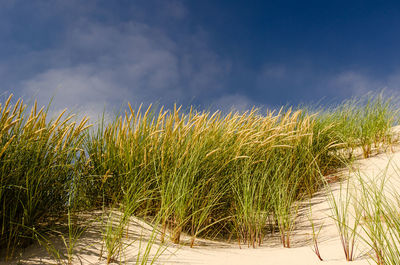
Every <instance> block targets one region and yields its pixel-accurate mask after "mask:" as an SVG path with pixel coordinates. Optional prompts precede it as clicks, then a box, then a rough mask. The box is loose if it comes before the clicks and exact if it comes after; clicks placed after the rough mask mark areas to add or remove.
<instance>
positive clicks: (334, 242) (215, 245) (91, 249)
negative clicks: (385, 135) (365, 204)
mask: <svg viewBox="0 0 400 265" xmlns="http://www.w3.org/2000/svg"><path fill="white" fill-rule="evenodd" d="M397 149H399V148H397ZM389 162H390V163H391V165H392V166H390V167H387V165H388V163H389ZM396 164H398V165H399V166H400V151H399V150H397V151H396V152H387V153H383V154H380V155H376V156H374V157H371V158H369V159H363V160H359V161H357V163H356V168H358V169H359V170H360V173H351V172H349V171H348V170H344V171H343V172H342V173H341V174H343V175H344V176H346V175H347V176H348V175H349V174H350V176H351V178H350V180H351V182H352V183H350V185H351V187H354V186H355V187H356V190H357V189H358V187H357V184H354V183H356V180H357V176H361V177H362V178H363V179H365V180H368V179H369V180H371V179H373V178H375V177H376V176H378V175H379V174H380V173H381V172H382V171H383V170H385V169H386V168H387V171H388V175H390V176H391V178H392V179H391V180H392V183H394V184H390V187H400V185H399V181H398V180H399V179H400V170H399V171H398V172H399V175H397V174H395V171H396V170H395V168H394V167H393V165H396ZM340 185H341V184H339V183H335V184H333V185H332V189H333V190H334V191H333V193H334V195H335V196H336V197H338V196H340V189H339V187H340ZM312 205H313V206H312V212H313V217H314V220H315V224H316V225H317V226H318V227H319V226H320V225H322V226H323V228H322V230H321V233H320V236H319V248H320V252H321V255H322V258H323V259H324V262H323V263H321V261H319V259H318V258H317V256H316V255H315V254H314V252H313V251H312V248H311V241H310V239H311V229H310V223H309V221H308V218H307V214H306V213H304V214H300V215H299V217H298V227H299V229H298V230H296V231H294V233H293V239H292V248H290V249H287V248H283V247H281V245H280V243H279V240H278V238H266V239H265V241H264V244H263V246H261V247H259V248H257V249H253V248H247V246H242V248H241V249H240V248H239V246H238V244H237V243H236V244H235V243H226V242H225V243H224V242H213V241H208V240H198V241H196V246H195V247H194V248H190V247H189V246H185V245H183V246H179V247H178V246H176V245H173V244H169V245H168V246H160V245H159V244H158V243H157V244H155V245H153V248H152V250H151V252H152V254H151V255H150V258H151V256H152V255H154V254H155V251H157V250H158V251H161V252H162V253H161V255H160V257H159V258H158V259H157V261H156V263H155V264H229V265H234V264H249V265H250V264H264V265H265V264H273V265H279V264H282V265H283V264H285V265H286V264H298V265H303V264H304V265H312V264H332V265H333V264H348V263H347V262H346V261H345V259H344V254H343V249H342V247H341V243H340V240H339V237H338V232H337V229H336V226H335V223H334V221H333V219H332V218H330V217H329V216H330V215H331V211H330V206H329V203H328V202H327V199H326V197H325V195H324V193H321V194H319V195H317V196H316V197H315V198H313V200H312ZM306 210H308V209H306ZM305 212H307V211H305ZM129 227H130V229H129V235H128V239H127V240H126V242H127V243H129V246H127V247H126V249H125V251H124V253H123V254H122V255H121V258H120V261H121V262H122V263H125V264H133V263H134V262H135V261H136V258H137V253H138V250H139V249H141V251H142V253H143V251H144V250H145V248H146V246H147V245H146V244H147V241H146V239H148V238H149V237H150V235H151V231H152V229H151V227H150V226H148V225H147V224H145V223H144V222H141V221H138V220H135V219H132V222H131V224H130V226H129ZM140 238H142V239H140ZM157 238H158V237H157ZM101 239H102V236H101V229H100V227H99V226H95V227H92V228H91V229H90V230H88V231H87V232H86V233H85V234H84V236H83V237H82V238H80V240H79V244H78V247H77V248H76V250H77V256H79V258H77V257H75V259H74V264H106V262H105V260H104V258H103V259H102V260H99V256H100V255H99V253H100V249H101ZM183 241H184V242H185V239H184V240H183ZM186 242H188V239H186ZM358 242H359V244H358V249H357V253H358V254H357V256H358V257H357V259H356V260H355V261H354V262H353V263H352V264H370V263H373V262H372V261H371V260H369V258H368V255H367V254H366V252H367V251H368V248H367V247H366V246H365V245H363V244H362V242H361V240H358ZM55 244H57V245H58V246H62V243H61V242H56V243H55ZM13 263H14V264H17V261H15V262H13ZM44 263H55V262H54V259H53V260H52V259H51V258H50V257H49V255H48V254H47V252H46V251H45V250H44V249H43V248H42V247H40V246H38V245H34V246H31V247H30V248H28V249H27V250H26V251H25V252H24V254H23V255H22V256H21V258H20V261H19V264H44ZM0 264H1V263H0Z"/></svg>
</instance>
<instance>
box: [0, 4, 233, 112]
mask: <svg viewBox="0 0 400 265" xmlns="http://www.w3.org/2000/svg"><path fill="white" fill-rule="evenodd" d="M177 3H178V2H177ZM176 8H177V7H176ZM182 12H183V11H182ZM27 58H29V60H28V62H27V64H28V65H29V64H31V65H35V62H38V61H40V62H41V63H42V67H43V65H47V67H44V69H43V70H40V71H38V72H37V73H35V74H33V75H31V76H29V77H28V78H27V79H25V80H22V81H21V82H20V84H19V85H20V87H22V88H23V90H22V94H23V95H26V96H27V97H32V96H35V97H36V98H38V100H39V102H40V103H41V104H46V103H47V102H49V100H50V98H51V97H53V96H54V101H53V107H54V108H55V109H57V110H59V109H64V108H65V107H68V108H71V107H73V108H78V109H81V110H82V111H87V112H91V113H92V115H93V116H97V115H96V114H97V113H101V112H102V111H103V110H104V107H105V106H106V107H107V109H110V108H120V107H125V106H126V102H127V101H130V102H131V103H132V104H140V103H142V102H143V103H144V104H150V103H154V102H157V103H161V104H167V105H170V104H173V103H174V102H176V101H179V100H187V99H189V100H190V99H192V98H194V97H195V98H202V97H205V96H207V95H212V94H213V93H216V92H218V91H219V89H221V88H222V86H221V83H222V82H221V80H222V79H223V77H224V76H225V75H226V74H227V73H228V72H229V63H227V62H224V61H223V60H221V59H220V58H219V57H218V55H216V54H215V53H213V52H212V51H211V50H210V49H209V48H208V46H207V39H206V37H205V36H204V35H203V33H198V34H193V35H191V36H189V37H188V38H187V39H185V41H184V42H183V43H181V42H177V41H175V40H174V39H172V38H171V37H170V36H168V34H167V33H166V32H165V31H164V30H162V29H160V28H158V27H155V26H150V25H147V24H144V23H139V22H135V21H129V22H124V23H122V22H121V23H117V24H116V25H104V24H99V23H94V22H91V21H80V22H79V23H74V24H73V25H72V26H71V27H70V28H68V30H67V31H66V33H65V36H64V42H63V43H62V44H61V45H59V46H56V47H54V48H52V49H48V50H45V51H42V52H32V53H29V57H27ZM0 66H1V65H0ZM0 69H1V67H0Z"/></svg>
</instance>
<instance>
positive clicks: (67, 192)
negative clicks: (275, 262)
mask: <svg viewBox="0 0 400 265" xmlns="http://www.w3.org/2000/svg"><path fill="white" fill-rule="evenodd" d="M12 102H13V99H12V96H10V97H9V98H8V99H7V100H6V101H5V102H4V103H3V104H2V105H1V108H0V112H1V114H0V178H1V182H0V225H1V228H0V249H1V250H0V253H3V256H4V257H5V258H6V259H10V258H12V257H13V256H15V255H16V253H18V252H19V251H20V250H21V249H23V248H25V247H27V246H28V245H29V244H31V243H32V242H34V241H35V240H38V241H41V243H42V244H43V242H46V237H45V236H44V235H47V234H48V233H49V232H51V231H54V226H55V224H56V223H57V222H59V221H60V220H66V222H68V227H69V232H70V233H69V235H65V237H63V239H64V242H65V245H66V248H67V249H68V250H69V251H67V254H62V255H61V254H60V255H61V256H59V258H60V259H62V260H67V263H69V264H71V262H72V259H73V247H74V242H75V241H76V240H79V239H78V237H79V235H80V234H81V233H84V230H85V229H86V228H79V227H76V225H73V220H72V219H74V218H75V217H77V216H79V213H81V212H84V211H86V212H87V211H91V210H99V209H100V210H102V211H104V214H105V216H106V217H107V218H108V219H107V218H106V219H107V220H114V221H115V220H116V221H117V223H118V225H117V226H113V224H112V223H111V222H108V221H104V222H103V223H104V233H103V234H104V236H103V241H104V242H105V243H104V250H103V251H104V253H105V254H104V256H105V257H106V259H107V262H108V263H109V262H112V261H115V260H117V259H118V253H119V251H120V250H121V248H122V246H121V243H120V242H121V238H122V236H123V231H124V229H125V228H126V226H127V225H128V221H127V220H128V218H129V217H130V216H136V217H138V218H143V219H145V220H147V221H149V222H152V224H153V225H154V227H156V228H157V229H159V231H160V240H161V241H167V240H168V241H172V242H173V243H176V244H179V243H180V240H181V237H182V235H183V234H185V235H189V236H190V237H191V246H193V245H194V244H195V241H196V238H198V237H205V238H216V237H218V238H219V239H225V240H228V239H234V240H237V241H238V243H239V244H241V245H246V246H251V247H257V246H258V245H261V244H263V242H264V240H265V239H266V238H268V236H269V235H272V234H274V233H279V235H280V237H281V242H282V244H283V246H285V247H290V245H291V233H292V231H293V230H294V229H295V218H296V215H297V212H298V210H299V209H298V208H299V207H300V206H299V204H298V202H299V201H304V200H307V199H308V198H310V197H311V196H312V195H313V194H314V193H315V192H316V191H318V190H320V189H321V188H322V187H323V186H324V184H325V183H326V179H325V176H327V175H329V174H331V173H332V172H335V171H336V170H338V169H339V168H342V167H343V166H344V165H346V164H348V163H350V162H351V161H352V159H354V156H355V150H356V149H361V150H362V153H363V156H364V157H368V156H370V155H371V154H372V153H373V152H377V151H382V150H385V148H388V147H390V145H391V144H392V141H393V137H392V135H391V128H392V126H394V125H395V124H397V112H396V109H395V108H394V105H393V104H391V100H390V99H386V98H384V97H383V96H382V95H369V96H367V97H365V98H362V99H357V100H356V99H354V100H347V101H345V102H343V103H342V104H339V105H337V106H334V107H330V108H316V109H315V108H314V109H311V108H282V109H280V110H278V111H266V112H263V113H261V111H259V110H257V109H252V110H249V111H247V112H230V113H225V114H224V113H221V112H219V111H217V112H214V113H211V112H207V111H197V110H194V109H192V108H191V109H189V110H187V111H183V110H182V109H181V108H179V107H175V108H173V109H171V110H165V109H163V108H158V109H155V108H152V107H151V106H150V107H148V108H138V109H132V108H131V106H130V105H129V106H128V108H127V110H126V111H125V113H124V114H122V115H119V116H117V117H116V118H115V119H114V120H113V121H112V122H110V123H105V122H104V121H103V122H99V124H97V125H93V126H92V125H90V124H89V121H88V119H87V118H84V119H83V120H81V121H79V122H77V121H75V119H74V117H73V115H66V111H64V112H62V113H61V114H60V115H59V116H58V117H55V118H50V117H48V109H46V108H41V109H38V107H37V105H36V104H33V106H31V109H30V110H28V107H27V106H26V105H24V104H23V101H22V99H19V100H17V101H16V102H15V103H12ZM89 128H90V129H89ZM364 192H365V194H366V195H368V196H372V195H374V196H375V195H376V194H377V192H378V191H377V190H376V191H373V192H374V193H370V192H369V191H366V190H365V191H364ZM375 206H376V207H378V208H379V209H381V208H385V207H387V205H386V204H380V202H379V203H378V202H376V203H375ZM364 207H367V206H366V205H365V206H364ZM108 209H114V210H118V211H119V212H121V213H122V215H120V216H118V218H117V217H115V216H113V215H112V213H110V212H108V211H107V210H108ZM366 210H368V209H366ZM371 214H372V213H371ZM373 217H374V216H371V218H373ZM114 223H115V222H114ZM393 225H394V226H395V225H397V223H394V224H393ZM369 229H370V230H371V233H370V234H371V235H372V236H374V235H376V234H377V233H379V231H378V230H374V229H375V228H374V227H371V228H369ZM396 236H397V234H396ZM378 243H380V242H377V244H378ZM382 244H383V243H382ZM44 245H46V244H44ZM47 246H48V245H47ZM377 248H378V250H377V255H380V253H381V250H382V248H383V247H382V245H379V246H378V247H377ZM57 253H58V252H57ZM140 262H141V263H142V264H145V257H143V260H142V261H139V260H138V263H140Z"/></svg>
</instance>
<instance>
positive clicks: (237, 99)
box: [211, 93, 256, 112]
mask: <svg viewBox="0 0 400 265" xmlns="http://www.w3.org/2000/svg"><path fill="white" fill-rule="evenodd" d="M211 106H212V108H213V109H215V110H220V111H222V112H229V111H239V112H243V111H247V110H250V109H251V108H252V107H254V106H256V103H255V102H254V101H253V100H251V99H250V98H248V97H247V96H245V95H241V94H237V93H236V94H226V95H223V96H221V97H219V98H217V99H215V100H214V101H213V102H212V103H211Z"/></svg>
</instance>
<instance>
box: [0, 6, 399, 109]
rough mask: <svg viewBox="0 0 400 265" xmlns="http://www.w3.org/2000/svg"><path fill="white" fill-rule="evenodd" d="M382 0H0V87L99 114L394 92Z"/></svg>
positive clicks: (393, 34) (389, 16)
mask: <svg viewBox="0 0 400 265" xmlns="http://www.w3.org/2000/svg"><path fill="white" fill-rule="evenodd" d="M399 47H400V4H396V3H395V2H390V1H321V0H320V1H256V0H254V1H232V0H231V1H228V0H220V1H218V0H215V1H198V0H191V1H189V0H187V1H184V0H182V1H180V0H171V1H168V0H131V1H129V0H120V1H117V0H115V1H109V0H82V1H79V0H63V1H62V0H52V1H50V0H46V1H45V0H35V1H27V0H1V1H0V80H1V83H0V95H7V94H9V93H14V94H15V95H17V96H22V97H24V99H30V98H37V99H38V100H39V102H40V103H41V104H45V103H47V102H48V101H49V99H50V98H51V97H53V96H54V100H53V107H54V108H55V109H63V108H65V107H68V108H72V109H77V110H79V111H82V112H84V113H87V114H89V115H92V116H94V115H97V114H98V113H101V112H102V111H103V109H104V108H107V109H108V110H110V109H118V108H120V107H121V106H126V103H127V102H128V101H129V102H131V103H132V104H133V105H136V106H137V105H138V104H140V103H144V104H145V105H147V104H149V103H158V104H163V105H166V106H172V104H173V103H175V102H176V103H178V104H182V105H183V106H184V107H186V106H188V105H190V104H194V105H196V106H199V107H200V108H210V107H211V108H214V109H215V108H220V109H223V110H228V109H230V108H231V107H232V106H234V107H235V108H236V109H239V110H243V109H246V108H249V107H251V106H253V105H255V106H260V107H276V106H279V105H282V104H287V103H288V104H293V105H297V104H300V103H313V102H317V101H319V100H321V99H322V100H327V101H330V102H335V101H340V100H342V99H345V98H349V97H352V96H360V95H364V94H365V93H367V92H368V91H379V90H381V89H383V88H385V90H386V92H387V93H389V94H391V93H396V92H397V91H399V90H400V49H399Z"/></svg>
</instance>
